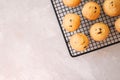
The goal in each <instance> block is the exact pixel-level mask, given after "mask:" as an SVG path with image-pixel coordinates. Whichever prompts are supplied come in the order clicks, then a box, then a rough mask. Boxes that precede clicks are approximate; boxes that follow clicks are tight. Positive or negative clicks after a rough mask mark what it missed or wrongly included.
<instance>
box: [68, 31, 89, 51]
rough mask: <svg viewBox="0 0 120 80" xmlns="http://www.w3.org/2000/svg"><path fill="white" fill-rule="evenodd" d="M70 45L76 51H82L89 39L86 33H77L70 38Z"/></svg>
mask: <svg viewBox="0 0 120 80" xmlns="http://www.w3.org/2000/svg"><path fill="white" fill-rule="evenodd" d="M70 45H71V47H72V48H73V49H74V50H76V51H83V50H85V49H86V48H87V47H88V45H89V40H88V38H87V36H86V35H84V34H82V33H77V34H74V35H73V36H72V37H71V38H70Z"/></svg>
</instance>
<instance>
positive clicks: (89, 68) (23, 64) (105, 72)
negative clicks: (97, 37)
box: [0, 0, 120, 80]
mask: <svg viewBox="0 0 120 80" xmlns="http://www.w3.org/2000/svg"><path fill="white" fill-rule="evenodd" d="M119 48H120V44H117V45H114V46H111V47H108V48H105V49H101V50H98V51H95V52H92V53H90V54H87V55H84V56H80V57H77V58H71V57H70V55H69V53H68V50H67V48H66V45H65V42H64V39H63V36H62V33H61V31H60V28H59V25H58V22H57V20H56V16H55V14H54V11H53V8H52V5H51V2H50V0H0V80H120V51H119V50H120V49H119Z"/></svg>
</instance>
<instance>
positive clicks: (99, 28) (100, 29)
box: [90, 23, 110, 41]
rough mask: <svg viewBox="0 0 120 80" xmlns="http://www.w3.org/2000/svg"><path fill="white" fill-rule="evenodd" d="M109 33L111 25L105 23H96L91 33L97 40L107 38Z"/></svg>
mask: <svg viewBox="0 0 120 80" xmlns="http://www.w3.org/2000/svg"><path fill="white" fill-rule="evenodd" d="M109 33H110V30H109V27H108V26H107V25H106V24H104V23H95V24H94V25H92V26H91V28H90V35H91V37H92V38H93V39H94V40H95V41H102V40H105V39H106V38H107V37H108V35H109Z"/></svg>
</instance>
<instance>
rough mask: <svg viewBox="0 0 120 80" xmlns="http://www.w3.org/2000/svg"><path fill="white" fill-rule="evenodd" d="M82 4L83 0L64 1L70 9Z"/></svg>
mask: <svg viewBox="0 0 120 80" xmlns="http://www.w3.org/2000/svg"><path fill="white" fill-rule="evenodd" d="M80 2H81V0H63V3H64V4H65V5H66V6H68V7H76V6H78V5H79V4H80Z"/></svg>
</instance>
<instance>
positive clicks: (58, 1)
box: [51, 0, 120, 57]
mask: <svg viewBox="0 0 120 80" xmlns="http://www.w3.org/2000/svg"><path fill="white" fill-rule="evenodd" d="M93 1H94V0H93ZM87 2H88V1H87V0H81V3H80V5H79V6H78V7H75V8H69V7H67V6H65V5H64V4H63V2H62V0H51V3H52V6H53V9H54V11H55V14H56V16H57V20H58V22H59V26H60V29H61V31H62V34H63V37H64V39H65V43H66V45H67V48H68V51H69V53H70V55H71V56H72V57H77V56H80V55H83V54H87V53H90V52H92V51H95V50H98V49H101V48H105V47H108V46H111V45H113V44H117V43H119V42H120V33H118V32H117V31H116V30H115V28H114V23H115V20H116V19H118V18H119V17H120V16H117V17H109V16H107V15H106V14H105V13H104V11H103V8H102V4H103V2H104V0H97V1H96V2H97V3H98V4H99V5H100V7H101V15H100V17H99V18H98V19H97V20H94V21H90V20H87V19H85V18H84V17H83V15H82V13H81V11H82V8H83V6H84V4H85V3H87ZM67 13H76V14H78V15H80V17H81V27H80V28H79V29H78V30H76V31H74V32H67V31H66V30H65V29H64V28H63V26H62V21H63V17H64V16H65V15H66V14H67ZM97 22H103V23H105V24H107V25H108V26H109V28H110V34H109V37H108V38H107V39H106V40H104V41H100V42H96V41H94V40H93V39H92V38H91V37H90V34H89V29H90V26H91V25H93V24H94V23H97ZM79 32H80V33H84V34H85V35H87V37H88V39H89V40H90V44H89V47H88V48H87V49H86V50H85V51H81V52H77V51H75V50H74V49H72V47H71V46H70V44H69V39H70V37H71V36H72V35H73V34H75V33H79Z"/></svg>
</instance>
